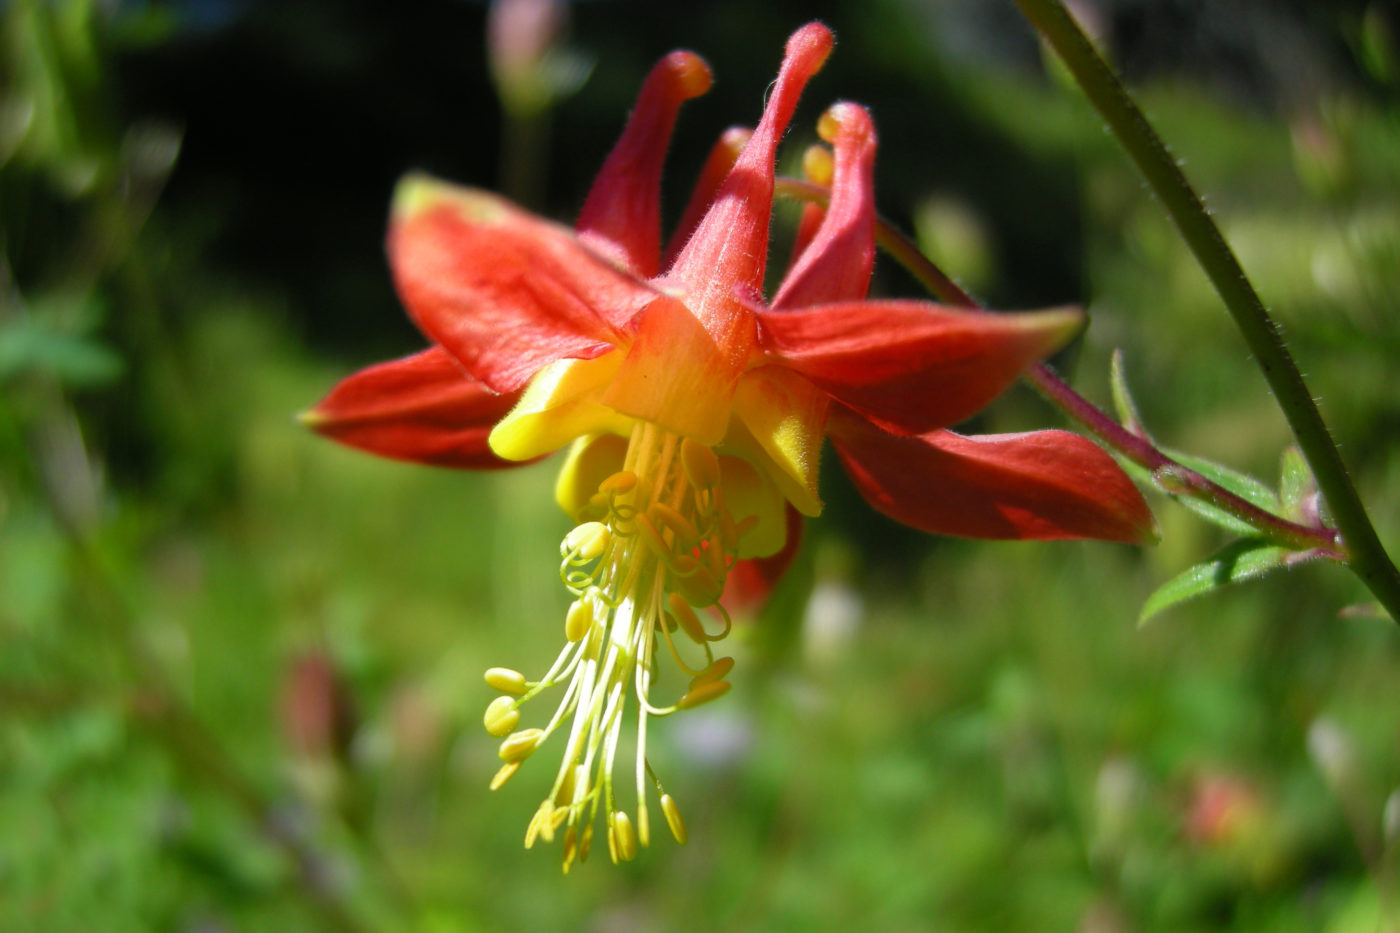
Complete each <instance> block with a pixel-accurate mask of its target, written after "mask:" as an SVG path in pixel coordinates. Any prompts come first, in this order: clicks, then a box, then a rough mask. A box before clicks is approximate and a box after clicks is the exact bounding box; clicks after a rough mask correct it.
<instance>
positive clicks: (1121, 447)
mask: <svg viewBox="0 0 1400 933" xmlns="http://www.w3.org/2000/svg"><path fill="white" fill-rule="evenodd" d="M777 187H778V192H779V193H780V194H782V195H784V196H785V197H792V198H799V199H801V200H806V201H813V202H816V203H819V204H824V203H826V199H827V198H828V196H829V195H830V192H829V191H828V190H827V189H826V188H823V187H821V186H820V185H815V184H812V183H811V182H805V181H798V180H797V179H794V178H779V179H778V181H777ZM875 238H876V241H877V242H878V243H879V245H880V247H881V248H882V249H884V250H885V251H886V252H887V253H889V254H890V255H891V256H893V257H894V259H895V261H896V262H898V263H899V264H900V265H902V266H903V267H904V268H905V269H907V270H908V271H909V273H910V274H911V275H913V276H914V278H916V279H918V280H919V284H921V285H923V286H924V288H926V289H928V291H929V293H930V294H931V295H933V296H934V297H935V298H937V299H938V300H939V301H942V302H945V303H947V304H950V305H955V306H957V307H963V308H971V309H974V310H978V311H980V310H983V308H982V307H981V306H980V305H979V304H977V302H976V301H975V300H973V298H972V297H971V296H970V295H968V294H967V292H965V291H963V290H962V289H961V288H960V287H958V284H957V283H956V282H954V281H953V280H952V279H950V278H948V276H946V275H944V274H943V270H941V269H939V268H938V267H937V266H936V265H934V264H933V263H932V262H930V261H929V259H928V257H926V256H925V255H924V254H923V253H921V252H919V248H918V247H917V246H915V245H914V244H913V243H912V242H910V240H909V238H908V237H906V236H905V235H904V234H902V233H900V232H899V230H898V229H896V228H895V227H894V226H893V225H892V224H890V223H888V222H887V221H885V220H883V219H877V220H876V222H875ZM1025 379H1026V381H1027V382H1029V383H1030V384H1031V385H1032V386H1034V387H1035V389H1036V391H1038V392H1040V394H1041V395H1042V396H1044V397H1045V398H1046V400H1047V401H1049V402H1050V404H1052V405H1054V406H1055V407H1056V408H1058V409H1060V410H1061V411H1062V412H1064V413H1065V414H1066V415H1068V416H1069V417H1071V418H1073V419H1074V420H1075V421H1077V422H1079V423H1080V424H1081V425H1082V426H1083V427H1084V428H1085V429H1087V430H1089V431H1091V432H1092V433H1093V434H1095V435H1096V436H1097V437H1098V438H1099V439H1100V440H1102V441H1103V442H1104V443H1105V444H1107V445H1108V446H1110V447H1112V448H1113V449H1114V450H1116V451H1117V452H1118V453H1120V454H1122V455H1123V456H1124V457H1127V458H1128V459H1129V460H1131V461H1133V462H1134V463H1136V464H1138V465H1139V466H1141V467H1143V468H1144V469H1146V470H1150V471H1152V473H1154V474H1156V475H1159V476H1161V475H1170V477H1171V480H1172V485H1173V488H1172V489H1171V492H1172V493H1173V494H1176V495H1183V496H1190V497H1191V498H1193V499H1200V500H1202V501H1203V502H1207V503H1209V504H1211V505H1213V506H1215V507H1217V508H1219V509H1222V510H1223V511H1226V512H1229V513H1230V514H1231V515H1233V516H1235V517H1236V518H1238V519H1239V520H1240V521H1243V522H1245V523H1247V524H1249V525H1252V526H1253V527H1255V528H1257V529H1259V531H1260V532H1261V533H1263V534H1265V535H1267V536H1268V537H1269V538H1270V539H1271V540H1273V541H1275V542H1277V543H1279V544H1281V545H1284V546H1285V547H1289V548H1293V549H1295V550H1300V551H1312V550H1316V551H1318V552H1320V553H1321V554H1323V555H1325V556H1327V557H1331V558H1334V559H1337V560H1342V559H1344V555H1343V554H1342V553H1341V545H1340V543H1339V542H1338V540H1337V536H1336V533H1335V532H1334V531H1333V530H1332V529H1330V528H1313V527H1309V526H1307V525H1300V524H1297V523H1296V522H1290V521H1288V520H1287V519H1285V518H1282V517H1281V516H1278V515H1275V514H1273V513H1272V512H1269V511H1267V510H1265V509H1261V508H1259V507H1258V506H1257V505H1255V504H1254V503H1253V502H1250V501H1249V500H1247V499H1244V498H1242V497H1240V496H1237V495H1235V494H1234V493H1232V492H1230V491H1229V490H1228V489H1225V488H1224V487H1222V486H1220V485H1218V484H1217V483H1214V482H1212V481H1211V480H1209V479H1207V478H1206V477H1204V476H1202V475H1201V474H1200V473H1198V472H1196V471H1195V470H1192V469H1191V468H1189V467H1187V466H1185V465H1184V464H1181V463H1178V462H1177V461H1176V460H1173V459H1172V458H1171V457H1170V456H1168V455H1167V454H1165V453H1163V452H1162V451H1161V450H1159V449H1157V447H1156V446H1154V445H1153V444H1152V442H1151V441H1150V440H1148V439H1147V438H1145V437H1143V436H1142V435H1140V434H1136V433H1134V432H1132V431H1130V430H1128V429H1127V428H1125V427H1124V426H1123V425H1121V424H1119V423H1118V422H1117V421H1115V420H1114V419H1113V418H1111V417H1109V416H1108V415H1107V414H1105V413H1104V412H1103V411H1102V410H1101V409H1099V408H1098V406H1096V405H1095V404H1094V403H1093V402H1091V401H1089V400H1088V399H1086V398H1085V397H1084V396H1082V395H1080V394H1079V393H1078V392H1076V391H1074V389H1072V388H1071V387H1070V385H1069V383H1067V382H1065V381H1064V380H1063V379H1061V378H1060V377H1059V376H1058V375H1056V374H1055V371H1054V370H1052V369H1051V368H1050V367H1049V366H1046V365H1045V364H1044V363H1041V364H1038V365H1036V366H1034V367H1032V368H1031V369H1029V370H1027V371H1026V374H1025Z"/></svg>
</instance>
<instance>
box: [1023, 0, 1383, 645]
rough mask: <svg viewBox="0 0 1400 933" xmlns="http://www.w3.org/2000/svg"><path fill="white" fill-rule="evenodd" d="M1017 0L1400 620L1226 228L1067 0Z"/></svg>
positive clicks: (1367, 523)
mask: <svg viewBox="0 0 1400 933" xmlns="http://www.w3.org/2000/svg"><path fill="white" fill-rule="evenodd" d="M1015 2H1016V5H1017V6H1018V7H1020V9H1021V13H1022V15H1024V16H1025V17H1026V19H1028V20H1029V21H1030V22H1031V25H1033V26H1034V27H1035V28H1036V30H1037V31H1039V32H1040V34H1041V36H1043V37H1044V38H1045V40H1046V41H1047V42H1049V43H1050V46H1051V47H1052V48H1053V49H1054V50H1055V52H1056V53H1057V54H1058V55H1059V56H1060V58H1061V59H1062V60H1063V61H1064V63H1065V65H1066V66H1067V67H1068V68H1069V70H1070V73H1071V74H1073V75H1074V79H1075V81H1076V82H1077V83H1078V84H1079V87H1080V88H1081V89H1082V90H1083V91H1084V94H1085V96H1087V97H1088V98H1089V101H1090V103H1092V104H1093V105H1094V109H1095V110H1097V111H1098V113H1099V116H1101V117H1102V118H1103V119H1104V122H1105V123H1107V124H1108V127H1109V129H1110V130H1112V132H1113V135H1114V136H1115V137H1117V139H1118V142H1119V144H1120V145H1122V147H1123V149H1124V150H1125V151H1126V152H1127V153H1128V156H1129V157H1130V158H1131V159H1132V160H1133V163H1134V164H1135V165H1136V166H1137V169H1138V171H1139V172H1141V173H1142V176H1143V178H1144V179H1146V180H1147V183H1148V184H1149V185H1151V187H1152V190H1153V191H1154V192H1155V193H1156V195H1157V197H1158V198H1159V199H1160V200H1161V202H1162V206H1163V207H1165V208H1166V209H1167V213H1168V214H1169V215H1171V218H1172V220H1173V221H1174V222H1175V223H1176V226H1177V229H1178V230H1180V231H1181V235H1182V238H1183V239H1185V240H1186V243H1187V245H1188V246H1190V248H1191V252H1192V253H1194V254H1195V256H1196V261H1197V262H1199V263H1200V264H1201V268H1203V269H1204V270H1205V272H1206V275H1208V276H1209V277H1210V280H1211V283H1212V284H1214V286H1215V290H1216V291H1217V292H1218V293H1219V294H1220V297H1221V298H1222V299H1223V300H1224V301H1225V307H1226V308H1227V309H1229V311H1230V315H1231V317H1233V318H1234V319H1235V325H1236V326H1237V327H1238V328H1239V329H1240V333H1241V334H1243V335H1244V339H1245V342H1246V343H1247V344H1248V345H1249V349H1250V352H1251V353H1253V354H1254V358H1255V360H1256V361H1257V362H1258V364H1259V368H1260V370H1262V371H1263V373H1264V378H1265V379H1266V380H1267V381H1268V383H1269V388H1270V389H1272V390H1273V393H1274V398H1275V399H1277V400H1278V404H1279V407H1280V408H1281V409H1282V410H1283V414H1284V417H1285V418H1287V419H1288V424H1289V426H1290V427H1291V428H1292V429H1293V434H1294V436H1295V437H1296V438H1297V439H1298V446H1299V447H1300V448H1302V451H1303V456H1305V457H1306V458H1307V460H1308V464H1309V466H1311V467H1312V470H1313V475H1314V476H1316V477H1317V485H1318V488H1319V489H1320V490H1321V491H1322V494H1323V496H1324V497H1325V498H1326V500H1327V505H1328V507H1329V509H1330V510H1331V513H1332V517H1333V519H1334V520H1335V521H1336V523H1337V527H1338V528H1339V529H1340V531H1341V533H1342V539H1343V541H1344V543H1345V548H1346V553H1347V559H1348V563H1349V564H1350V566H1351V568H1352V570H1353V572H1355V573H1356V575H1357V576H1358V577H1360V578H1361V582H1362V583H1364V584H1365V585H1366V587H1367V588H1368V589H1369V590H1370V591H1371V592H1372V593H1373V594H1374V595H1375V597H1376V598H1377V599H1378V600H1380V602H1381V605H1383V606H1385V608H1386V610H1387V611H1388V612H1389V613H1390V616H1391V618H1392V619H1395V620H1396V621H1398V622H1400V571H1397V570H1396V568H1395V565H1394V564H1393V563H1392V562H1391V560H1390V558H1389V557H1388V556H1387V555H1386V552H1385V548H1384V547H1383V546H1382V545H1381V542H1380V538H1379V537H1377V535H1376V530H1375V528H1374V527H1372V525H1371V519H1370V517H1369V516H1368V515H1367V514H1366V508H1365V506H1364V505H1362V503H1361V497H1360V496H1359V495H1358V494H1357V492H1356V487H1355V486H1354V485H1352V482H1351V478H1350V477H1349V476H1348V475H1347V470H1346V465H1345V464H1343V463H1342V456H1341V454H1340V453H1339V452H1338V450H1337V445H1336V444H1335V443H1334V442H1333V440H1332V436H1331V434H1330V433H1329V432H1328V430H1327V425H1326V424H1325V423H1323V420H1322V415H1321V414H1320V413H1319V412H1318V410H1317V406H1316V405H1315V404H1314V403H1313V398H1312V395H1311V394H1310V393H1309V392H1308V387H1307V385H1306V384H1305V383H1304V382H1303V377H1302V374H1301V373H1299V372H1298V367H1297V366H1296V365H1295V364H1294V362H1293V359H1292V357H1291V356H1290V355H1289V353H1288V349H1287V348H1286V347H1285V346H1284V344H1283V338H1282V336H1281V335H1280V334H1279V331H1278V327H1277V326H1276V325H1275V324H1274V322H1273V320H1272V319H1271V318H1270V317H1269V315H1268V312H1267V311H1265V310H1264V305H1263V303H1262V302H1261V301H1260V300H1259V296H1258V294H1256V293H1255V291H1254V287H1253V286H1252V285H1250V283H1249V279H1247V278H1246V277H1245V274H1244V270H1243V269H1242V268H1241V267H1240V264H1239V261H1238V260H1237V259H1236V258H1235V254H1234V252H1233V251H1232V250H1231V249H1230V246H1229V244H1227V243H1226V242H1225V238H1224V237H1223V236H1222V235H1221V233H1220V229H1219V228H1218V227H1216V225H1215V222H1214V221H1212V220H1211V219H1210V214H1209V213H1207V211H1206V208H1205V205H1204V204H1202V203H1201V199H1200V198H1199V197H1198V196H1197V195H1196V192H1195V191H1194V190H1193V189H1192V188H1191V184H1190V182H1188V181H1187V180H1186V176H1185V175H1183V174H1182V173H1181V170H1180V168H1179V167H1178V166H1177V162H1176V160H1175V159H1173V158H1172V156H1171V153H1170V152H1168V151H1167V147H1166V146H1165V145H1164V144H1163V143H1162V140H1161V139H1160V138H1158V136H1157V134H1156V132H1154V131H1153V129H1152V127H1151V125H1150V124H1149V123H1148V122H1147V118H1146V117H1145V116H1143V114H1142V111H1141V110H1139V109H1138V107H1137V105H1136V104H1135V103H1133V100H1132V98H1131V97H1130V96H1129V95H1128V92H1127V89H1126V88H1124V87H1123V83H1122V82H1121V81H1119V80H1118V76H1117V75H1116V74H1114V72H1113V70H1112V69H1111V68H1110V67H1109V66H1108V63H1107V62H1105V61H1104V59H1103V57H1102V56H1101V55H1099V53H1098V51H1097V50H1096V49H1095V48H1094V46H1093V44H1092V43H1091V42H1090V41H1089V39H1088V37H1086V36H1085V35H1084V32H1083V31H1082V30H1081V29H1080V28H1079V26H1078V24H1076V23H1075V21H1074V19H1073V18H1072V17H1071V16H1070V15H1069V13H1068V12H1067V11H1066V10H1065V8H1064V6H1063V4H1061V3H1060V0H1015Z"/></svg>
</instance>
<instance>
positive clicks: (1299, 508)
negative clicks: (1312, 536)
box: [1278, 444, 1317, 521]
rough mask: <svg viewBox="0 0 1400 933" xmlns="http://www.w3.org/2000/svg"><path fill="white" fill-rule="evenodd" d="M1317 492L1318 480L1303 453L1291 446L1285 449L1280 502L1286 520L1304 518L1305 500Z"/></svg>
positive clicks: (1279, 489)
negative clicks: (1314, 477)
mask: <svg viewBox="0 0 1400 933" xmlns="http://www.w3.org/2000/svg"><path fill="white" fill-rule="evenodd" d="M1315 492H1317V480H1315V479H1313V475H1312V469H1311V468H1310V467H1309V466H1308V461H1307V460H1306V459H1305V458H1304V457H1303V452H1302V451H1301V450H1299V449H1298V448H1297V447H1294V446H1292V445H1291V444H1290V445H1289V446H1288V447H1285V448H1284V449H1283V463H1282V467H1281V469H1280V470H1279V487H1278V493H1279V500H1280V501H1281V504H1282V505H1283V514H1284V516H1285V517H1286V518H1289V519H1292V520H1294V521H1297V520H1298V519H1299V518H1301V517H1303V504H1304V500H1305V499H1307V498H1308V497H1309V496H1311V495H1312V494H1314V493H1315Z"/></svg>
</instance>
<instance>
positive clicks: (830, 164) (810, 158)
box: [802, 137, 836, 188]
mask: <svg viewBox="0 0 1400 933" xmlns="http://www.w3.org/2000/svg"><path fill="white" fill-rule="evenodd" d="M823 138H825V137H823ZM802 175H803V177H804V178H806V179H807V180H808V181H810V182H811V183H812V184H814V185H825V186H826V187H828V188H829V187H831V181H832V179H833V178H834V177H835V176H836V160H835V159H834V158H833V157H832V155H831V150H830V149H828V148H826V147H825V146H808V147H807V150H806V151H805V152H803V153H802Z"/></svg>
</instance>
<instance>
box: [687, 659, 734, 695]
mask: <svg viewBox="0 0 1400 933" xmlns="http://www.w3.org/2000/svg"><path fill="white" fill-rule="evenodd" d="M733 669H734V659H733V658H716V659H715V661H714V663H713V664H711V665H710V666H709V667H707V668H705V669H704V670H703V671H701V672H700V673H699V674H697V675H696V676H695V678H694V679H692V680H691V681H690V690H691V692H692V693H694V692H695V691H696V690H698V689H699V688H701V687H703V686H705V685H706V684H712V683H714V682H715V681H717V680H723V679H724V678H725V677H726V676H727V675H728V674H729V672H730V671H731V670H733Z"/></svg>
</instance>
